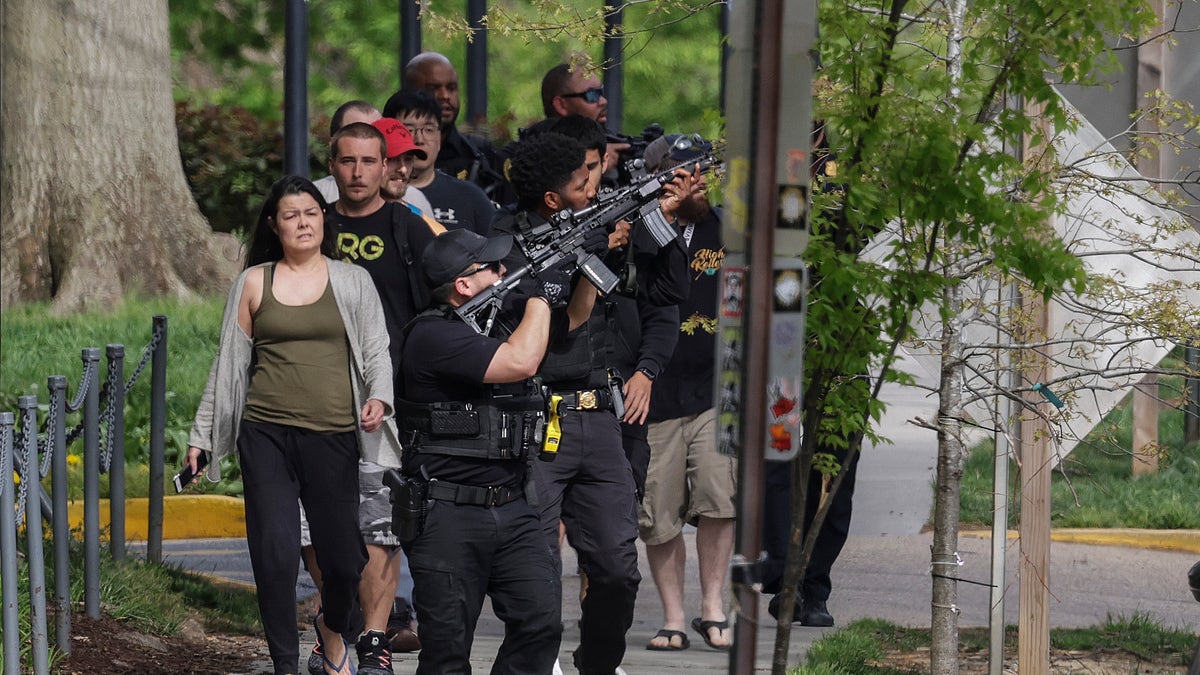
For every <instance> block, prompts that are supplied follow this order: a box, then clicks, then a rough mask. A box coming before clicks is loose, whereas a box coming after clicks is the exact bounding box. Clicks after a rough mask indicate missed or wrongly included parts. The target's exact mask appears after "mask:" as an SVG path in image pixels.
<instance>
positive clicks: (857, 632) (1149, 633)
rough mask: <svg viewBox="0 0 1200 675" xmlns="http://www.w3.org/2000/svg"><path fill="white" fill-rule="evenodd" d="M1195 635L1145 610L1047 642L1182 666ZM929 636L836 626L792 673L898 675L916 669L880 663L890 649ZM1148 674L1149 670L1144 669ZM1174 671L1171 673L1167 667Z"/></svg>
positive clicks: (1009, 639) (1009, 629)
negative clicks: (1163, 622)
mask: <svg viewBox="0 0 1200 675" xmlns="http://www.w3.org/2000/svg"><path fill="white" fill-rule="evenodd" d="M959 641H960V647H961V650H962V651H963V652H982V651H985V650H986V649H987V647H988V631H987V629H985V628H964V629H962V630H960V631H959ZM1004 642H1005V650H1006V651H1007V652H1009V653H1016V648H1017V627H1016V626H1006V627H1005V631H1004ZM1195 644H1196V636H1195V634H1194V633H1192V632H1191V631H1188V630H1177V629H1171V628H1164V627H1162V626H1160V625H1158V624H1156V623H1154V622H1153V621H1152V620H1151V619H1150V618H1149V617H1148V616H1146V615H1144V614H1135V615H1134V616H1131V617H1126V616H1113V615H1109V616H1108V618H1107V619H1106V620H1105V622H1104V623H1103V624H1100V625H1098V626H1093V627H1090V628H1054V629H1052V630H1051V631H1050V646H1051V647H1052V648H1054V649H1062V650H1073V651H1080V652H1098V653H1103V652H1105V651H1106V650H1115V651H1119V652H1122V653H1128V654H1136V655H1139V656H1140V657H1141V658H1143V659H1146V660H1159V661H1164V662H1167V663H1169V664H1173V665H1178V666H1180V667H1182V666H1185V665H1186V663H1185V661H1184V659H1185V655H1187V654H1190V653H1191V650H1192V649H1194V648H1195ZM929 647H930V635H929V629H927V628H905V627H902V626H897V625H895V624H892V623H889V622H887V621H883V620H881V619H863V620H860V621H855V622H853V623H851V624H849V625H848V626H845V627H843V628H839V629H838V630H836V631H834V632H832V633H829V634H827V635H825V636H824V637H822V638H821V639H820V640H818V641H816V642H814V643H813V645H812V647H811V648H810V649H809V650H808V655H807V658H806V661H807V662H806V663H805V664H804V665H802V666H800V667H799V668H796V669H793V670H791V671H790V674H791V675H828V674H832V673H839V674H842V675H846V674H855V675H899V674H902V673H904V674H907V673H913V672H919V671H916V670H897V669H895V668H889V667H886V666H881V665H879V660H880V659H881V658H882V657H883V656H884V654H885V652H888V651H893V650H896V651H900V652H909V653H911V652H917V651H919V650H922V649H923V650H925V652H924V653H925V655H926V656H928V649H929ZM1146 672H1149V671H1146ZM1171 672H1175V671H1171Z"/></svg>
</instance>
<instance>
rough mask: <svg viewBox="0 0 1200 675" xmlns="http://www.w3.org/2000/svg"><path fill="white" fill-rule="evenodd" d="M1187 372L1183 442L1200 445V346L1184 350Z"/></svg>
mask: <svg viewBox="0 0 1200 675" xmlns="http://www.w3.org/2000/svg"><path fill="white" fill-rule="evenodd" d="M1184 353H1185V355H1186V359H1187V367H1188V370H1189V371H1190V372H1191V373H1192V375H1191V377H1189V378H1188V379H1187V382H1188V403H1187V407H1186V408H1184V411H1183V442H1184V443H1185V444H1188V445H1190V444H1192V443H1200V346H1196V347H1188V348H1187V349H1186V350H1185V352H1184Z"/></svg>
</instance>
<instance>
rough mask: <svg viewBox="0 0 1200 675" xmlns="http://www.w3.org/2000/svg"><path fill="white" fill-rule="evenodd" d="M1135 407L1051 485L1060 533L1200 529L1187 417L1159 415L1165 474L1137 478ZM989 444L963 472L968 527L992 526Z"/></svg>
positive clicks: (1196, 463)
mask: <svg viewBox="0 0 1200 675" xmlns="http://www.w3.org/2000/svg"><path fill="white" fill-rule="evenodd" d="M1129 408H1130V406H1129V405H1128V401H1126V402H1125V403H1122V404H1121V405H1120V406H1118V407H1117V408H1116V409H1115V410H1114V411H1113V412H1111V413H1110V414H1109V415H1108V416H1107V417H1105V419H1104V420H1103V421H1102V422H1101V424H1100V425H1099V426H1097V428H1096V429H1095V430H1094V431H1093V432H1092V433H1091V434H1090V435H1089V436H1088V437H1087V439H1086V440H1085V441H1084V442H1082V443H1080V444H1079V446H1078V447H1076V448H1075V450H1074V451H1072V452H1071V454H1070V455H1068V456H1067V458H1066V459H1065V460H1064V461H1063V463H1062V464H1061V466H1060V467H1059V468H1058V469H1056V470H1055V472H1054V474H1053V477H1052V479H1051V516H1050V517H1051V525H1052V526H1053V527H1108V528H1112V527H1131V528H1146V529H1198V528H1200V509H1197V508H1196V500H1195V495H1197V494H1200V445H1197V444H1192V445H1191V446H1185V445H1184V443H1183V412H1182V411H1180V410H1177V409H1167V410H1163V411H1162V412H1161V414H1160V415H1159V443H1160V455H1159V469H1158V472H1157V473H1154V474H1143V475H1140V476H1134V475H1133V469H1132V466H1133V456H1132V454H1131V451H1130V448H1131V447H1132V440H1131V432H1130V426H1131V423H1132V420H1131V412H1130V409H1129ZM993 447H994V446H993V443H992V441H990V440H988V441H985V442H983V443H980V444H978V445H976V446H975V447H973V448H971V450H970V451H969V452H968V454H967V458H966V461H965V462H964V466H963V481H962V497H961V499H960V504H961V507H962V513H961V519H962V522H963V524H964V526H990V525H991V522H992V513H993V507H992V492H993V484H992V475H993V470H992V469H993V465H992V455H993ZM1009 476H1010V480H1009V487H1008V494H1009V507H1008V508H1009V527H1015V525H1016V522H1017V516H1018V515H1019V514H1018V511H1019V503H1020V500H1019V499H1017V497H1018V496H1019V490H1020V485H1019V483H1018V480H1019V476H1018V472H1017V469H1016V465H1015V464H1010V471H1009Z"/></svg>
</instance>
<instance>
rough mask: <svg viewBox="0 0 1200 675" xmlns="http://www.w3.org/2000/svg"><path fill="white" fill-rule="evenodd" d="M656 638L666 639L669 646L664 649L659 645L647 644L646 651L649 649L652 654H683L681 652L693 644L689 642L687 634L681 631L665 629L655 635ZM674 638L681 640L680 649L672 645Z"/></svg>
mask: <svg viewBox="0 0 1200 675" xmlns="http://www.w3.org/2000/svg"><path fill="white" fill-rule="evenodd" d="M654 637H656V638H666V639H667V644H666V646H664V647H659V646H658V645H653V644H647V645H646V649H649V650H650V651H652V652H681V651H683V650H685V649H687V648H688V647H690V646H691V644H692V643H691V642H690V641H689V640H688V636H687V633H684V632H683V631H681V630H667V629H666V628H663V629H662V630H660V631H658V632H657V633H655V634H654ZM672 638H679V646H678V647H676V646H674V645H672V644H671V639H672Z"/></svg>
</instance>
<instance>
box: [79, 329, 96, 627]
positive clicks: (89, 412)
mask: <svg viewBox="0 0 1200 675" xmlns="http://www.w3.org/2000/svg"><path fill="white" fill-rule="evenodd" d="M82 359H83V364H84V366H83V370H84V372H85V373H87V375H88V377H87V381H86V382H85V384H84V386H85V387H87V396H86V397H85V398H84V401H83V608H84V611H85V612H86V613H87V615H88V616H90V617H91V618H93V619H99V618H100V370H99V365H98V364H99V362H100V348H99V347H85V348H84V349H83V353H82Z"/></svg>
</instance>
